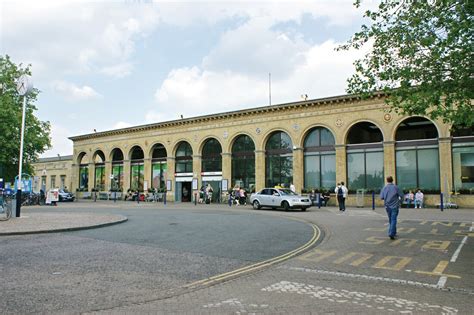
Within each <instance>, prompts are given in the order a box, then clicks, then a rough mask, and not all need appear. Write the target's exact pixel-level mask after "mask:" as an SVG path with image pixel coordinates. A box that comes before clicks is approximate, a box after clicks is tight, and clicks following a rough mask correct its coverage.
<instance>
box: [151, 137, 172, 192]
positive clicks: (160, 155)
mask: <svg viewBox="0 0 474 315" xmlns="http://www.w3.org/2000/svg"><path fill="white" fill-rule="evenodd" d="M151 156H152V158H151V179H152V184H151V185H152V187H153V188H156V189H157V190H159V191H164V189H165V187H166V186H165V180H166V177H167V175H166V174H167V170H168V165H167V163H166V162H167V161H166V159H167V153H166V149H165V147H164V146H163V145H162V144H155V145H154V146H153V151H152V154H151Z"/></svg>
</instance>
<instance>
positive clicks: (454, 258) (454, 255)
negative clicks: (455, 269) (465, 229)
mask: <svg viewBox="0 0 474 315" xmlns="http://www.w3.org/2000/svg"><path fill="white" fill-rule="evenodd" d="M466 241H467V236H464V237H463V239H462V241H461V244H459V246H458V248H457V249H456V251H455V252H454V254H453V257H451V260H450V261H451V262H456V260H457V259H458V256H459V253H460V252H461V249H462V247H463V246H464V244H466Z"/></svg>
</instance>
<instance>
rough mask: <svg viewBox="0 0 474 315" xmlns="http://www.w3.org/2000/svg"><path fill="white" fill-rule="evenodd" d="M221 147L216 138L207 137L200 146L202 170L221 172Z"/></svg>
mask: <svg viewBox="0 0 474 315" xmlns="http://www.w3.org/2000/svg"><path fill="white" fill-rule="evenodd" d="M221 154H222V147H221V144H220V143H219V141H217V140H216V139H214V138H212V139H208V140H207V141H206V143H205V144H204V147H203V148H202V172H204V173H206V172H222V155H221Z"/></svg>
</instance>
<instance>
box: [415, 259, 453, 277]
mask: <svg viewBox="0 0 474 315" xmlns="http://www.w3.org/2000/svg"><path fill="white" fill-rule="evenodd" d="M448 264H449V262H448V261H447V260H441V261H440V262H439V263H438V265H436V267H435V268H434V269H433V271H422V270H415V272H416V273H420V274H423V275H429V276H436V277H438V276H444V277H449V278H456V279H461V277H460V276H457V275H448V274H444V273H443V271H444V270H445V269H446V267H447V266H448Z"/></svg>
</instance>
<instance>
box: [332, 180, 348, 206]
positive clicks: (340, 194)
mask: <svg viewBox="0 0 474 315" xmlns="http://www.w3.org/2000/svg"><path fill="white" fill-rule="evenodd" d="M334 192H335V193H336V196H337V203H338V204H339V211H346V198H347V187H346V186H344V182H341V183H337V186H336V189H335V190H334Z"/></svg>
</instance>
